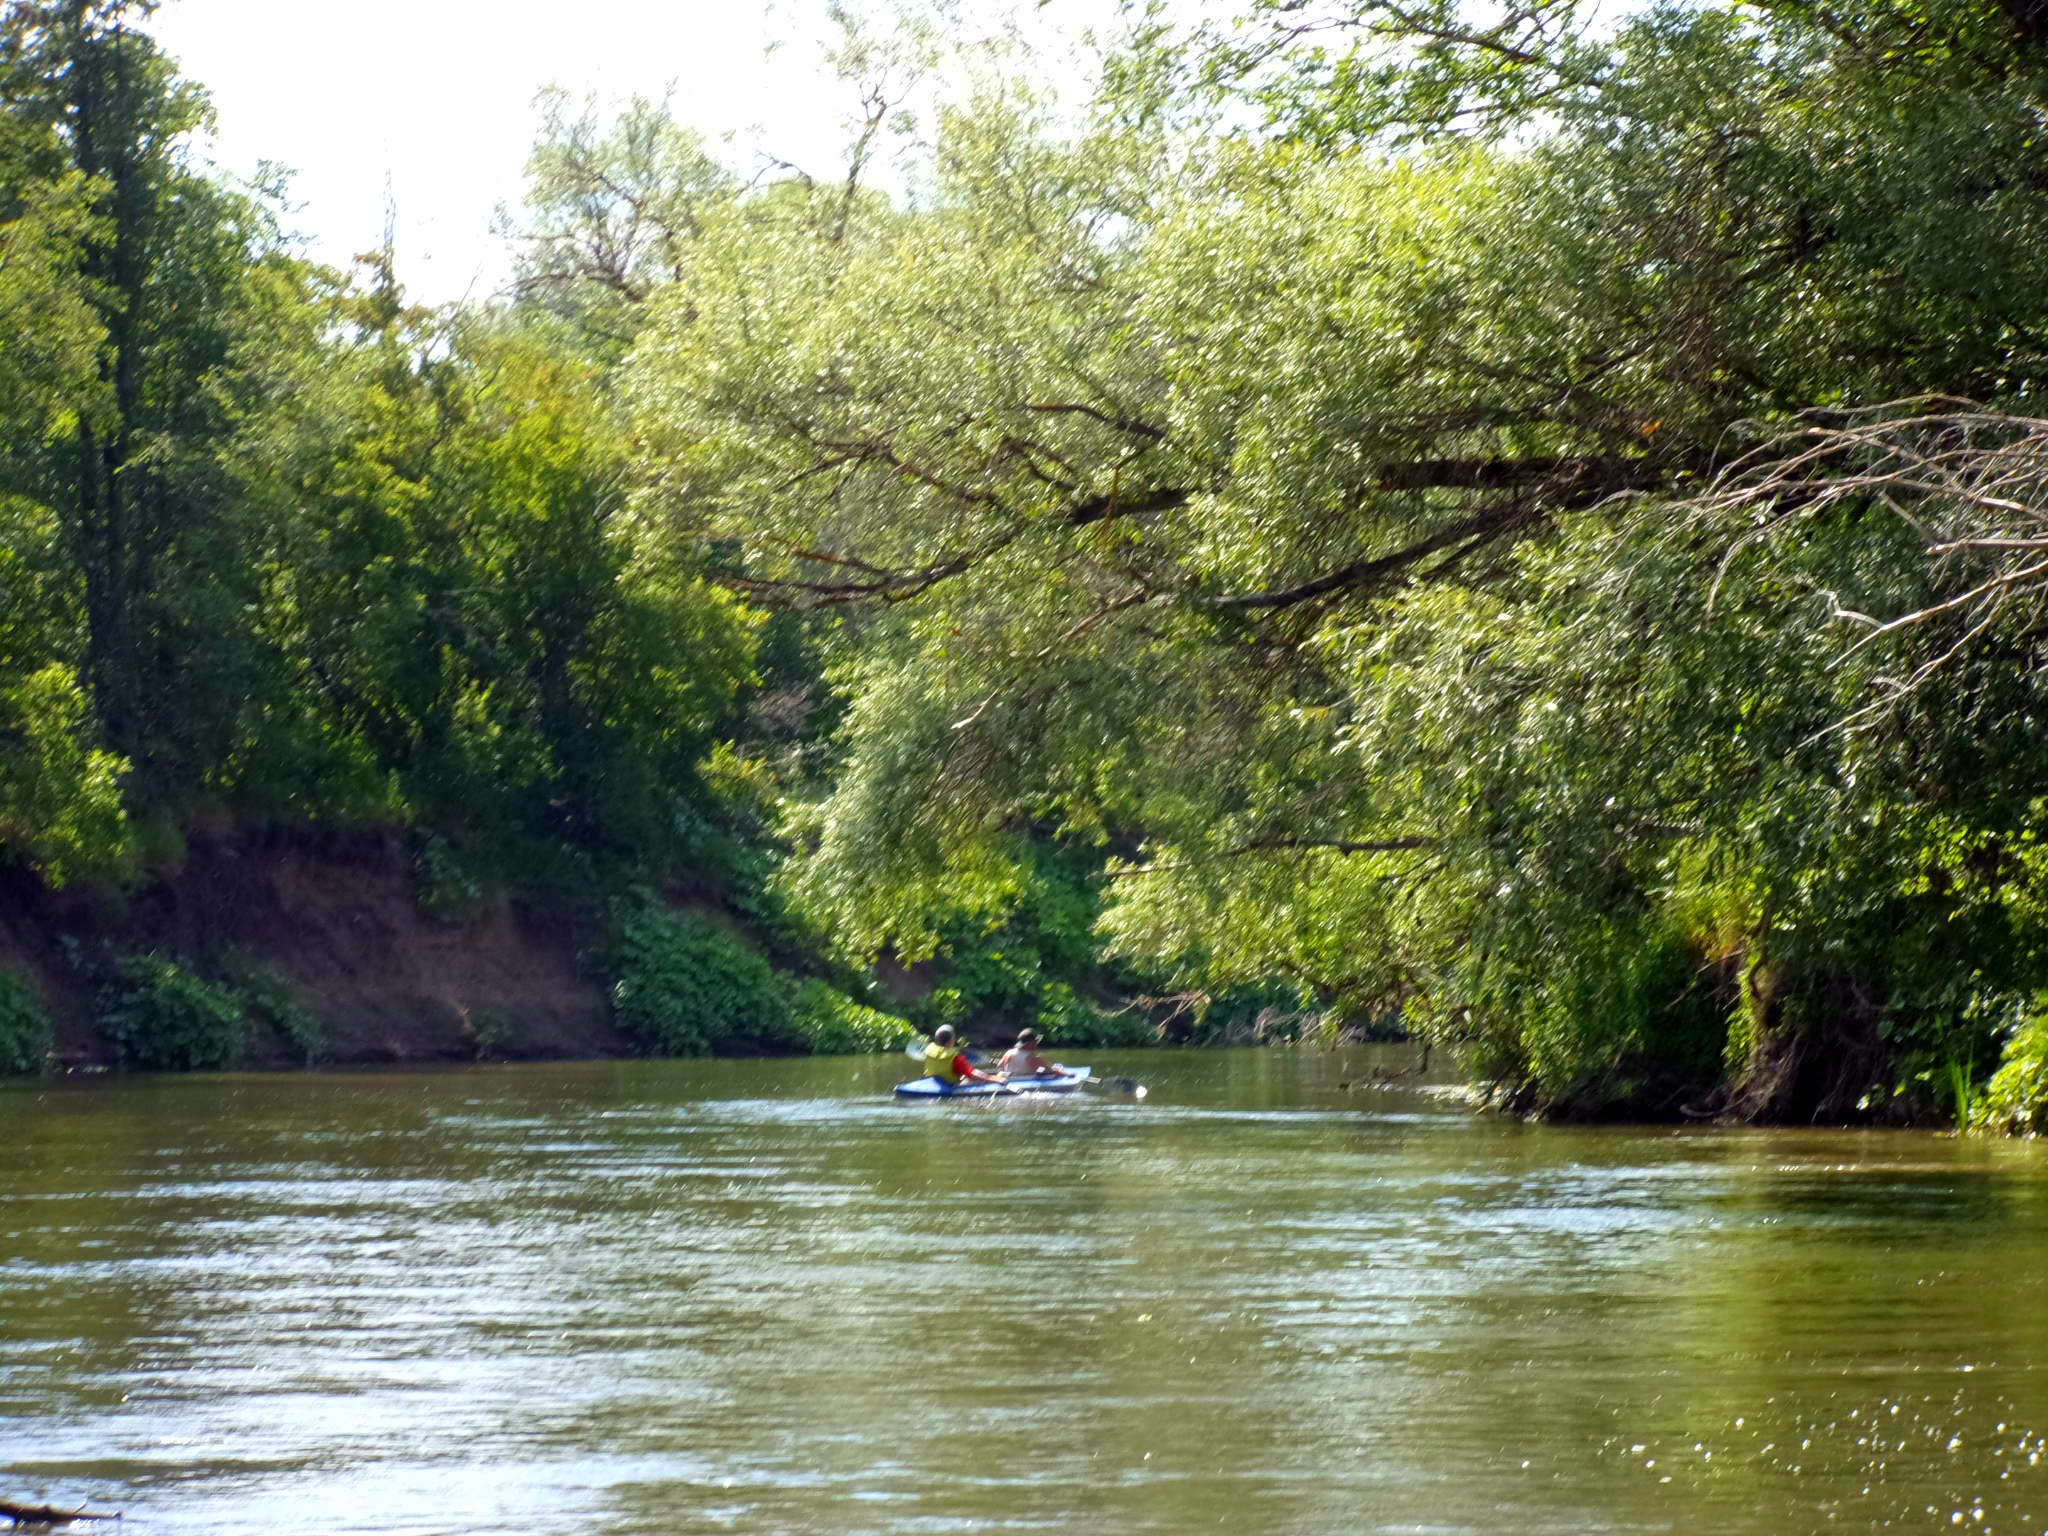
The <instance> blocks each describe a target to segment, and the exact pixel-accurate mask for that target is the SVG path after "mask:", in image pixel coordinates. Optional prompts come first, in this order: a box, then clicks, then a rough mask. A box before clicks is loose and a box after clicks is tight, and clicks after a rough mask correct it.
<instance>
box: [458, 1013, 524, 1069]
mask: <svg viewBox="0 0 2048 1536" xmlns="http://www.w3.org/2000/svg"><path fill="white" fill-rule="evenodd" d="M525 1037H526V1031H525V1030H524V1029H522V1028H521V1027H520V1024H519V1021H518V1020H517V1019H515V1018H513V1017H512V1016H511V1015H510V1014H507V1013H503V1012H501V1011H499V1010H498V1009H496V1008H479V1009H477V1010H476V1011H475V1012H474V1013H466V1014H464V1015H463V1016H462V1038H463V1039H465V1040H467V1041H468V1042H469V1048H470V1051H471V1053H472V1054H473V1055H474V1056H475V1057H476V1059H477V1060H478V1061H485V1060H488V1059H489V1058H491V1057H493V1056H503V1055H505V1054H506V1053H507V1052H509V1051H511V1050H513V1049H514V1048H516V1047H517V1046H518V1044H519V1042H520V1041H521V1040H523V1039H524V1038H525Z"/></svg>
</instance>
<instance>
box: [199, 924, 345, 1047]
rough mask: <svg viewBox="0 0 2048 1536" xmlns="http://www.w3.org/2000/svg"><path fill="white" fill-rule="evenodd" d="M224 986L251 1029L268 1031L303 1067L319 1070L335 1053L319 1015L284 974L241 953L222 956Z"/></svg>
mask: <svg viewBox="0 0 2048 1536" xmlns="http://www.w3.org/2000/svg"><path fill="white" fill-rule="evenodd" d="M219 969H220V971H221V973H222V977H223V981H222V985H223V987H224V988H225V989H226V990H228V991H230V992H232V993H233V994H234V996H235V997H236V999H237V1000H238V1001H239V1002H240V1003H241V1005H242V1008H243V1010H244V1013H245V1015H246V1017H247V1020H248V1023H249V1026H250V1028H251V1030H252V1031H253V1030H254V1029H257V1028H263V1029H268V1030H269V1031H271V1033H272V1034H274V1035H275V1036H276V1037H277V1039H278V1040H279V1041H281V1042H282V1043H283V1045H284V1046H285V1048H286V1049H287V1050H289V1051H290V1052H291V1053H292V1055H293V1056H295V1057H296V1058H297V1059H298V1061H299V1064H300V1065H301V1066H306V1067H317V1066H319V1065H320V1064H321V1063H322V1062H324V1061H326V1060H327V1059H328V1056H329V1055H330V1054H331V1053H332V1051H333V1046H334V1042H333V1038H332V1036H331V1035H330V1034H329V1033H328V1029H327V1026H326V1025H324V1024H322V1023H321V1022H320V1019H319V1016H318V1015H317V1014H315V1013H314V1012H313V1010H312V1009H310V1008H308V1007H307V1006H306V1005H305V1003H304V1002H303V1001H301V1000H300V997H299V994H298V992H297V991H296V990H294V988H293V987H292V984H291V982H290V981H289V980H287V979H286V977H285V975H284V973H283V972H281V971H279V970H278V969H277V968H276V967H275V966H270V965H265V964H263V963H261V962H260V961H256V960H252V959H250V958H249V957H248V956H246V955H244V954H241V953H239V952H235V953H230V954H227V955H225V956H223V957H221V960H220V963H219Z"/></svg>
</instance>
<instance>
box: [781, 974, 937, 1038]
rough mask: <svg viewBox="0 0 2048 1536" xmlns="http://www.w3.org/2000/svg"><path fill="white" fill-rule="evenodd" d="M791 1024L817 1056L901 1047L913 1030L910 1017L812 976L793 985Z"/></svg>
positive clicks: (790, 996)
mask: <svg viewBox="0 0 2048 1536" xmlns="http://www.w3.org/2000/svg"><path fill="white" fill-rule="evenodd" d="M789 1025H790V1028H791V1029H792V1030H794V1031H795V1033H796V1035H797V1038H798V1039H799V1040H801V1041H802V1043H803V1044H804V1046H805V1048H806V1049H808V1050H809V1051H810V1053H811V1054H812V1055H813V1056H858V1055H863V1054H866V1053H870V1052H876V1051H896V1050H901V1049H902V1048H903V1042H904V1041H905V1040H907V1039H909V1038H910V1036H911V1034H912V1033H913V1031H912V1030H911V1027H910V1021H909V1020H907V1019H899V1018H898V1017H896V1015H895V1014H893V1013H884V1012H882V1011H881V1010H880V1009H879V1008H870V1007H868V1006H867V1005H866V1004H864V1003H857V1002H855V1001H854V1000H853V999H852V998H850V997H848V996H847V995H846V994H845V993H844V992H841V991H838V990H837V989H836V988H833V987H831V986H828V985H827V984H826V983H824V982H822V981H819V980H816V979H815V978H812V977H806V978H805V979H804V980H802V981H800V982H798V983H796V985H795V986H794V987H792V988H791V989H790V995H789Z"/></svg>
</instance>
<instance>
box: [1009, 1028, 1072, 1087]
mask: <svg viewBox="0 0 2048 1536" xmlns="http://www.w3.org/2000/svg"><path fill="white" fill-rule="evenodd" d="M996 1070H997V1071H998V1072H1000V1073H1002V1074H1003V1076H1004V1077H1007V1078H1018V1077H1058V1076H1060V1075H1061V1073H1062V1072H1063V1071H1064V1070H1065V1069H1064V1068H1063V1067H1061V1066H1060V1064H1059V1063H1058V1062H1054V1061H1047V1060H1046V1059H1045V1058H1044V1057H1043V1056H1041V1055H1039V1054H1038V1031H1037V1030H1035V1029H1025V1030H1019V1031H1018V1033H1017V1043H1016V1044H1015V1045H1013V1046H1011V1047H1010V1048H1009V1049H1008V1050H1007V1051H1005V1052H1003V1059H1002V1060H1001V1061H999V1062H997V1063H996Z"/></svg>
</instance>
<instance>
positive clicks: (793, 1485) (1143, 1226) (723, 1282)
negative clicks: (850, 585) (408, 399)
mask: <svg viewBox="0 0 2048 1536" xmlns="http://www.w3.org/2000/svg"><path fill="white" fill-rule="evenodd" d="M1400 1064H1401V1063H1400V1058H1399V1057H1398V1056H1397V1055H1396V1056H1388V1055H1386V1054H1374V1053H1368V1052H1354V1053H1339V1054H1334V1055H1317V1054H1302V1053H1295V1052H1291V1051H1231V1052H1213V1053H1162V1052H1153V1053H1134V1054H1130V1055H1125V1056H1118V1057H1110V1058H1105V1059H1104V1060H1103V1061H1102V1063H1101V1065H1103V1066H1105V1067H1107V1069H1109V1070H1111V1071H1115V1072H1126V1073H1131V1074H1133V1075H1137V1076H1141V1077H1143V1078H1144V1079H1145V1080H1146V1081H1147V1082H1148V1084H1149V1085H1150V1088H1151V1093H1150V1096H1149V1098H1148V1099H1147V1100H1145V1101H1144V1102H1143V1103H1138V1102H1135V1101H1133V1100H1132V1099H1131V1098H1129V1097H1128V1096H1125V1095H1120V1094H1116V1093H1114V1092H1110V1093H1106V1094H1096V1093H1093V1092H1091V1094H1090V1096H1089V1097H1087V1098H1085V1099H1080V1100H1062V1101H1033V1102H1023V1101H1016V1100H1012V1101H1007V1102H1002V1103H998V1104H951V1105H919V1104H909V1105H898V1104H896V1103H893V1102H891V1101H889V1100H888V1099H887V1098H886V1097H884V1096H883V1090H884V1089H886V1087H887V1086H888V1085H889V1084H890V1083H891V1082H893V1081H894V1080H896V1079H897V1078H899V1077H901V1076H903V1075H905V1073H904V1071H902V1070H901V1069H902V1068H903V1067H904V1066H905V1065H906V1064H905V1063H902V1062H901V1061H900V1060H896V1059H887V1060H885V1059H862V1060H855V1061H847V1060H838V1061H771V1062H631V1063H621V1062H606V1063H583V1064H573V1065H566V1066H564V1065H548V1066H522V1067H503V1068H474V1069H467V1070H460V1071H446V1072H431V1073H409V1074H403V1075H400V1074H392V1075H368V1074H365V1075H352V1074H340V1073H330V1074H325V1075H320V1076H275V1077H256V1076H235V1077H213V1078H181V1079H151V1080H131V1081H103V1082H98V1083H88V1084H76V1085H74V1084H58V1085H50V1086H43V1087H34V1086H26V1087H8V1088H0V1499H15V1500H33V1501H34V1502H38V1503H40V1502H43V1501H44V1500H46V1499H48V1500H53V1501H56V1502H59V1503H64V1504H76V1503H85V1502H89V1503H90V1504H92V1505H93V1506H95V1507H100V1508H108V1509H122V1510H125V1511H126V1519H125V1520H124V1522H123V1525H122V1527H121V1529H123V1530H125V1531H126V1532H127V1536H186V1533H190V1536H197V1533H201V1532H203V1533H206V1536H243V1533H255V1532H262V1533H265V1536H280V1533H281V1536H300V1533H304V1536H313V1533H321V1536H333V1533H341V1532H375V1533H380V1536H394V1533H428V1532H432V1533H470V1532H501V1531H509V1530H512V1529H515V1528H526V1527H534V1526H552V1527H556V1528H562V1529H569V1530H575V1531H579V1532H593V1533H611V1532H646V1533H663V1536H673V1533H679V1532H715V1531H737V1532H747V1533H778V1532H821V1533H833V1536H853V1533H865V1532H890V1533H896V1532H904V1533H919V1536H939V1533H947V1532H966V1531H1002V1532H1011V1531H1060V1532H1073V1531H1087V1532H1104V1533H1122V1532H1153V1531H1158V1532H1190V1531H1201V1530H1226V1531H1233V1532H1260V1533H1298V1536H1325V1533H1328V1536H1339V1533H1342V1536H1350V1533H1355V1532H1373V1531H1386V1532H1413V1533H1448V1532H1486V1533H1542V1532H1559V1533H1563V1532H1573V1533H1583V1532H1639V1531H1685V1532H1690V1531H1707V1532H1713V1533H1716V1536H1742V1533H1770V1536H1785V1533H1796V1532H1803V1531H1878V1530H1891V1531H1927V1532H1933V1531H1953V1530H1956V1529H1957V1528H1959V1527H1960V1528H1962V1529H1965V1530H1968V1531H1972V1532H1990V1531H1996V1532H2018V1531H2033V1532H2040V1531H2042V1530H2044V1529H2048V1467H2043V1466H2042V1465H2040V1462H2041V1459H2042V1455H2043V1449H2044V1438H2043V1437H2044V1436H2048V1150H2044V1149H2042V1148H2039V1147H2036V1146H2031V1145H2013V1144H1986V1143H1977V1142H1966V1141H1956V1140H1951V1139H1946V1138H1941V1137H1937V1136H1932V1135H1925V1134H1914V1135H1904V1134H1844V1133H1834V1132H1826V1131H1804V1132H1768V1133H1766V1132H1734V1131H1724V1130H1714V1129H1685V1130H1673V1129H1669V1128H1663V1129H1650V1130H1644V1129H1609V1128H1600V1129H1559V1128H1554V1127H1536V1126H1527V1125H1520V1124H1515V1123H1510V1122H1506V1121H1502V1120H1497V1119H1489V1118H1474V1117H1472V1116H1470V1115H1468V1114H1466V1113H1463V1112H1462V1111H1460V1110H1459V1109H1458V1108H1457V1107H1456V1106H1455V1104H1454V1103H1452V1102H1450V1101H1449V1100H1447V1099H1445V1098H1442V1097H1439V1096H1437V1095H1435V1094H1432V1093H1429V1092H1419V1091H1416V1090H1415V1089H1413V1088H1412V1087H1409V1086H1407V1085H1406V1084H1403V1085H1401V1086H1397V1087H1392V1088H1382V1087H1374V1086H1364V1085H1365V1084H1366V1083H1367V1082H1369V1080H1370V1075H1371V1074H1372V1072H1373V1071H1374V1070H1375V1069H1376V1068H1377V1069H1380V1070H1392V1069H1394V1068H1396V1067H1398V1066H1399V1065H1400Z"/></svg>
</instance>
